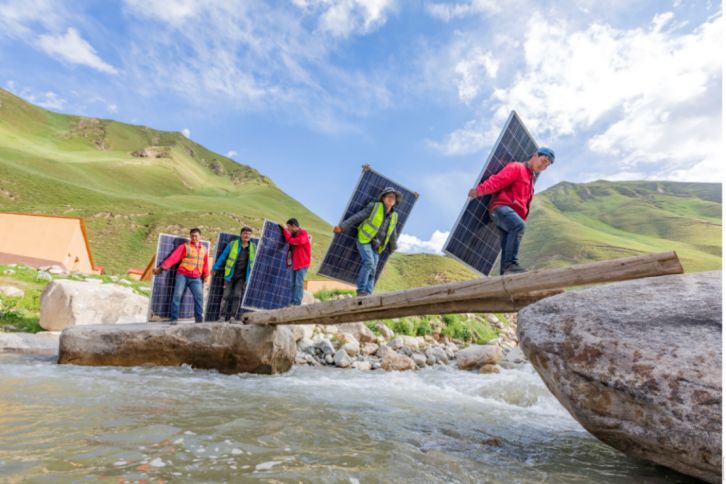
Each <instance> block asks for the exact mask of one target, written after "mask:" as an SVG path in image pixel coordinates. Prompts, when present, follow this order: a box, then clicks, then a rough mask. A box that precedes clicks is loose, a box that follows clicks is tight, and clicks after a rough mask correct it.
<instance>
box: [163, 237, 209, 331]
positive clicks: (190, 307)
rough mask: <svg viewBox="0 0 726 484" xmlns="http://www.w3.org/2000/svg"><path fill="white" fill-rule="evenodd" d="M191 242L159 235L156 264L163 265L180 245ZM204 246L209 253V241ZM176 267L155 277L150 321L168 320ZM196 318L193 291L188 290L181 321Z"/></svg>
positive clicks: (186, 239)
mask: <svg viewBox="0 0 726 484" xmlns="http://www.w3.org/2000/svg"><path fill="white" fill-rule="evenodd" d="M186 242H189V239H188V238H186V237H179V236H176V235H169V234H159V241H158V242H157V245H156V261H157V262H156V263H157V265H159V264H161V263H162V262H163V261H164V260H165V259H166V258H167V257H169V255H171V253H172V252H174V249H176V248H177V247H178V246H179V245H181V244H184V243H186ZM202 244H203V245H204V247H206V249H207V251H209V241H207V240H203V241H202ZM175 277H176V267H173V268H172V269H170V270H168V271H164V272H162V273H161V274H159V275H158V276H154V277H153V281H152V283H151V301H150V304H149V321H153V320H159V319H167V318H169V312H170V309H171V298H172V295H173V293H174V279H175ZM193 318H194V298H193V297H192V293H191V291H189V290H187V291H186V292H185V293H184V297H183V298H182V302H181V306H180V308H179V319H193Z"/></svg>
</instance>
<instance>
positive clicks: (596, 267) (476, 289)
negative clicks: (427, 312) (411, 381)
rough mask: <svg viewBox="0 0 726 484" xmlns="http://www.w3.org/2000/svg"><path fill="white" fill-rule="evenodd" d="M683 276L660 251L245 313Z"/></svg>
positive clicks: (294, 318) (316, 311)
mask: <svg viewBox="0 0 726 484" xmlns="http://www.w3.org/2000/svg"><path fill="white" fill-rule="evenodd" d="M681 273H683V267H682V266H681V264H680V262H679V260H678V256H677V255H676V253H675V252H662V253H654V254H645V255H641V256H634V257H625V258H622V259H613V260H607V261H599V262H592V263H589V264H580V265H576V266H571V267H564V268H560V269H542V270H537V271H532V272H526V273H522V274H514V275H507V276H500V277H488V278H481V279H474V280H471V281H463V282H452V283H448V284H439V285H435V286H427V287H419V288H415V289H407V290H403V291H396V292H389V293H382V294H375V295H372V296H365V297H357V298H352V299H340V300H336V301H326V302H323V303H316V304H309V305H306V306H292V307H287V308H283V309H275V310H268V311H258V312H254V313H247V314H245V315H244V316H243V318H242V322H243V323H247V324H290V323H291V322H302V321H307V322H312V321H317V320H321V319H323V318H327V317H332V316H338V315H342V314H349V313H365V312H370V311H380V312H381V314H385V312H386V311H392V310H393V309H394V308H401V307H407V306H408V307H411V306H424V305H434V304H443V303H448V302H454V301H467V300H483V299H497V300H504V299H510V300H511V299H514V298H516V297H517V296H526V295H527V294H528V293H532V292H535V291H543V290H551V289H562V288H566V287H572V286H583V285H588V284H598V283H603V282H615V281H623V280H628V279H639V278H642V277H653V276H661V275H667V274H681Z"/></svg>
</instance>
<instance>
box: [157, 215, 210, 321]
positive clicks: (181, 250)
mask: <svg viewBox="0 0 726 484" xmlns="http://www.w3.org/2000/svg"><path fill="white" fill-rule="evenodd" d="M189 238H190V239H191V241H190V242H187V243H185V244H181V245H180V246H179V247H177V248H176V249H174V252H172V253H171V255H170V256H169V257H167V258H166V260H164V262H162V263H161V265H160V266H158V267H156V268H154V271H153V272H154V274H157V275H158V274H161V271H168V270H169V269H171V268H172V266H174V265H175V264H179V267H177V269H176V279H175V280H174V295H173V296H172V299H171V309H170V311H169V313H170V314H169V317H170V321H169V324H176V321H177V319H179V306H181V300H182V297H184V292H185V291H186V289H187V288H189V290H190V291H192V296H193V297H194V321H196V322H197V323H201V322H202V315H203V309H202V308H203V307H204V300H203V299H204V286H203V283H206V282H207V280H208V279H209V255H208V254H207V249H206V248H205V247H204V245H203V244H202V240H201V239H202V231H201V230H199V229H197V228H194V229H192V230H190V231H189Z"/></svg>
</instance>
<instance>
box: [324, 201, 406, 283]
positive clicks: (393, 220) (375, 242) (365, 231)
mask: <svg viewBox="0 0 726 484" xmlns="http://www.w3.org/2000/svg"><path fill="white" fill-rule="evenodd" d="M400 202H401V193H400V192H399V191H398V190H396V189H395V188H391V187H388V188H385V189H384V190H383V191H382V192H381V195H380V196H379V197H378V199H377V200H374V201H372V202H371V203H369V204H368V205H367V206H366V207H365V208H363V209H362V210H360V211H358V213H355V214H353V215H351V216H350V217H348V218H347V219H346V220H344V221H343V222H341V223H340V225H336V227H335V233H341V232H346V231H348V230H351V229H352V228H353V227H357V230H358V238H357V240H356V246H357V247H358V253H359V254H360V258H361V267H360V271H358V278H357V281H356V282H357V286H358V295H359V296H368V295H369V294H372V293H373V286H374V285H375V282H376V268H377V267H378V261H379V260H380V256H381V254H382V253H383V251H384V250H386V249H388V250H389V251H390V252H393V251H395V250H396V240H397V239H398V232H397V230H396V228H397V225H398V213H397V212H396V209H395V207H396V205H398V204H399V203H400Z"/></svg>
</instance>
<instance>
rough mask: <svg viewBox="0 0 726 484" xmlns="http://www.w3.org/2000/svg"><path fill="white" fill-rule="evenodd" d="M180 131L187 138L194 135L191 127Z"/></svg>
mask: <svg viewBox="0 0 726 484" xmlns="http://www.w3.org/2000/svg"><path fill="white" fill-rule="evenodd" d="M179 132H180V133H181V134H183V135H184V137H185V138H188V139H191V137H192V132H191V131H190V130H189V128H184V129H182V130H181V131H179Z"/></svg>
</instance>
